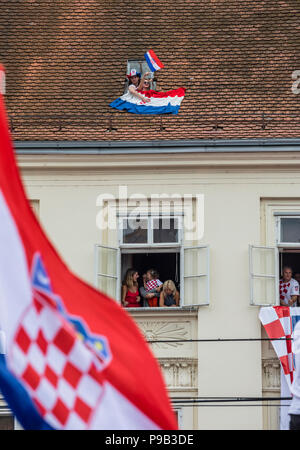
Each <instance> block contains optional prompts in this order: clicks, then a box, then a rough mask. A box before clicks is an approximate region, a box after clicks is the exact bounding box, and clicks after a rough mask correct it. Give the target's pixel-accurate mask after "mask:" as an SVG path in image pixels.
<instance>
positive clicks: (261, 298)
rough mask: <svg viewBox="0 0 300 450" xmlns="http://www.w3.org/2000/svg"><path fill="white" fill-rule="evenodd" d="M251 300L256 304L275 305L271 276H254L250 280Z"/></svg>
mask: <svg viewBox="0 0 300 450" xmlns="http://www.w3.org/2000/svg"><path fill="white" fill-rule="evenodd" d="M252 289H253V292H252V302H253V303H254V304H256V305H275V303H276V292H275V289H276V285H275V282H274V279H273V278H263V277H255V278H254V279H253V282H252Z"/></svg>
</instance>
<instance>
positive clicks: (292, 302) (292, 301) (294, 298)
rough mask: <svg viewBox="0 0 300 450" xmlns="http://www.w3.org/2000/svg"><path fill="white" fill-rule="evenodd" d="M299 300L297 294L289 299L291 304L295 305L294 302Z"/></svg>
mask: <svg viewBox="0 0 300 450" xmlns="http://www.w3.org/2000/svg"><path fill="white" fill-rule="evenodd" d="M296 301H297V295H292V296H291V298H290V300H289V306H293V304H294V303H295V302H296Z"/></svg>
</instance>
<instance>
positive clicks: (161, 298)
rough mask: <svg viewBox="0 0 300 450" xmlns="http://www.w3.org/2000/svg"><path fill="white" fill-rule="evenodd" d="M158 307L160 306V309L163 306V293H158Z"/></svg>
mask: <svg viewBox="0 0 300 450" xmlns="http://www.w3.org/2000/svg"><path fill="white" fill-rule="evenodd" d="M159 306H160V307H162V306H165V296H164V293H163V292H161V293H160V297H159Z"/></svg>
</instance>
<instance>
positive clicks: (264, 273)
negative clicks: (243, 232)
mask: <svg viewBox="0 0 300 450" xmlns="http://www.w3.org/2000/svg"><path fill="white" fill-rule="evenodd" d="M249 279H250V304H251V305H256V306H274V305H279V287H278V285H279V267H278V249H277V248H276V247H262V246H255V245H249Z"/></svg>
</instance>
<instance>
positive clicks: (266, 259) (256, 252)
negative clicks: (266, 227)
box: [251, 247, 275, 276]
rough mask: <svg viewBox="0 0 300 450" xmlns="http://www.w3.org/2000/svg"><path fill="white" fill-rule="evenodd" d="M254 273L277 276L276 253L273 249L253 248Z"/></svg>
mask: <svg viewBox="0 0 300 450" xmlns="http://www.w3.org/2000/svg"><path fill="white" fill-rule="evenodd" d="M251 270H252V273H253V274H255V275H271V276H275V253H274V250H273V249H272V248H270V249H269V248H259V247H253V248H252V268H251Z"/></svg>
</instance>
